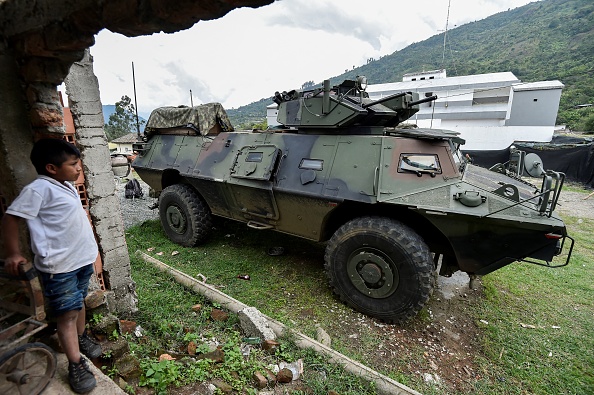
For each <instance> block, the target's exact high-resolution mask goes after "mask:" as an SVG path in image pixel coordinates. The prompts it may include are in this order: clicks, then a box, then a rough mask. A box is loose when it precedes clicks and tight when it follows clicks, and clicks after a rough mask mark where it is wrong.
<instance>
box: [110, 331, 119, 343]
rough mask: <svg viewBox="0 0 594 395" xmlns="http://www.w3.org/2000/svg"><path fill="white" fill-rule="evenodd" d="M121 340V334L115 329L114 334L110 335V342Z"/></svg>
mask: <svg viewBox="0 0 594 395" xmlns="http://www.w3.org/2000/svg"><path fill="white" fill-rule="evenodd" d="M119 338H120V333H119V332H118V330H117V329H114V330H113V332H111V335H109V340H111V341H115V340H118V339H119Z"/></svg>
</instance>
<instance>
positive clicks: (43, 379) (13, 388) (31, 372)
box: [0, 343, 57, 395]
mask: <svg viewBox="0 0 594 395" xmlns="http://www.w3.org/2000/svg"><path fill="white" fill-rule="evenodd" d="M56 366H57V360H56V354H55V353H54V351H53V350H52V349H51V348H49V347H48V346H46V345H45V344H43V343H27V344H24V345H22V346H19V347H16V348H15V349H13V350H11V351H9V352H7V353H5V354H3V355H1V356H0V394H28V395H37V394H39V393H41V392H42V391H43V390H44V389H45V387H47V385H48V384H49V382H50V381H51V379H52V377H54V374H55V373H56ZM16 377H20V380H17V381H18V382H14V380H15V378H16Z"/></svg>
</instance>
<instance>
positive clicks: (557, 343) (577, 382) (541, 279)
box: [476, 217, 594, 395]
mask: <svg viewBox="0 0 594 395" xmlns="http://www.w3.org/2000/svg"><path fill="white" fill-rule="evenodd" d="M564 220H565V222H566V225H567V227H568V231H569V234H570V235H571V236H572V237H574V238H575V239H576V246H575V248H574V252H573V256H572V258H571V262H570V264H569V265H568V266H566V267H563V268H558V269H546V268H542V267H539V266H535V265H529V264H513V265H509V266H507V267H505V268H503V269H501V270H498V271H497V272H495V273H493V274H490V275H489V276H486V277H485V278H484V279H483V282H484V285H485V302H484V304H482V305H481V306H478V308H477V316H478V317H480V318H481V319H483V320H485V321H487V322H489V324H488V325H486V326H485V334H484V338H483V344H484V356H483V357H482V358H481V361H480V362H481V366H482V368H483V370H484V374H485V376H486V377H488V380H483V381H481V382H479V383H477V384H476V390H477V392H480V393H486V394H526V393H530V394H543V395H544V394H547V395H549V394H576V395H577V394H589V393H594V338H593V337H592V334H593V332H592V329H593V328H594V286H593V281H592V279H593V278H594V265H593V264H592V263H593V262H594V244H593V243H592V233H593V231H594V220H591V219H583V220H578V219H577V218H572V217H566V218H564Z"/></svg>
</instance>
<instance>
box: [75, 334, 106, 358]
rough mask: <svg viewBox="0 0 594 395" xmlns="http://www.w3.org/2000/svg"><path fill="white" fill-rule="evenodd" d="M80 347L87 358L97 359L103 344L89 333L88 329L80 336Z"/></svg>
mask: <svg viewBox="0 0 594 395" xmlns="http://www.w3.org/2000/svg"><path fill="white" fill-rule="evenodd" d="M78 348H79V349H80V352H81V353H83V354H84V355H86V356H87V358H90V359H95V358H98V357H99V356H101V353H102V351H101V346H100V345H99V344H97V343H96V342H95V341H94V340H93V339H91V338H90V337H89V335H87V331H85V332H83V334H82V335H80V336H78Z"/></svg>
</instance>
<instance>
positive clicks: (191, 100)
mask: <svg viewBox="0 0 594 395" xmlns="http://www.w3.org/2000/svg"><path fill="white" fill-rule="evenodd" d="M190 104H191V105H192V107H194V98H193V97H192V90H191V89H190Z"/></svg>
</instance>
